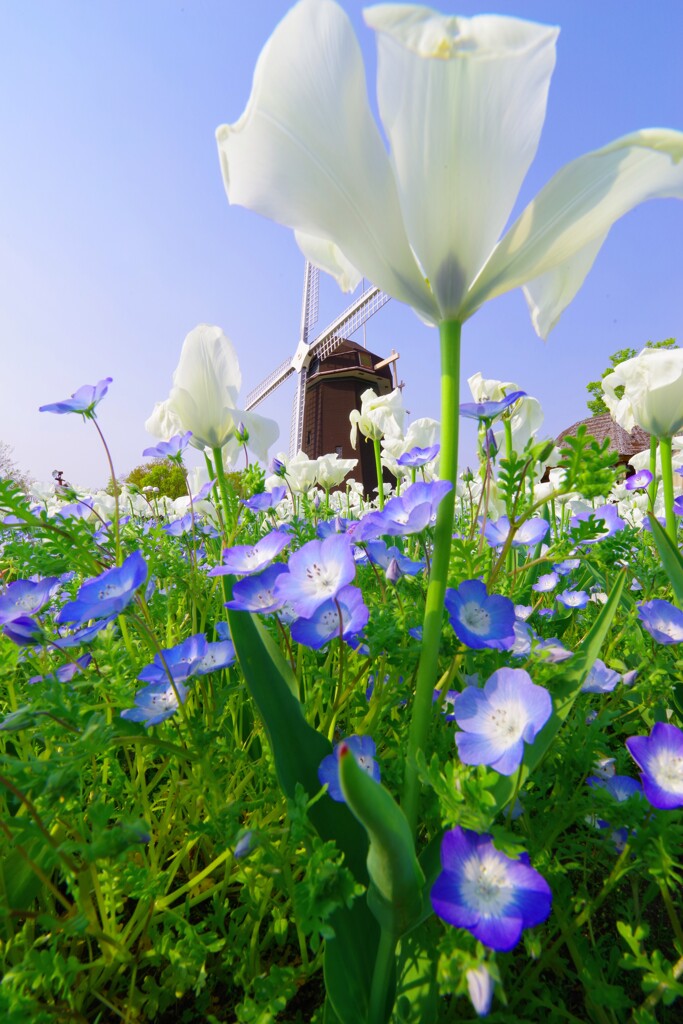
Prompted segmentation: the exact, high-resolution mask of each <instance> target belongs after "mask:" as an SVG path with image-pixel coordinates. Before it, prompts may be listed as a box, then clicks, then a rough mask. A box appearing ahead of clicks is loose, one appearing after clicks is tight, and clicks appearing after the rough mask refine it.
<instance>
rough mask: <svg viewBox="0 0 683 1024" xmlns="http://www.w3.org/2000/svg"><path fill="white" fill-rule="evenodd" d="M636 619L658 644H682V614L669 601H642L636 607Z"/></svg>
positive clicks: (658, 599) (657, 599)
mask: <svg viewBox="0 0 683 1024" xmlns="http://www.w3.org/2000/svg"><path fill="white" fill-rule="evenodd" d="M638 618H639V619H640V621H641V622H642V624H643V626H644V627H645V629H646V630H647V631H648V633H649V634H650V636H651V637H653V639H655V640H656V641H657V643H658V644H680V643H682V642H683V612H682V611H681V610H680V608H676V607H675V606H674V605H672V604H670V602H669V601H663V600H661V599H660V598H654V599H653V600H652V601H644V602H643V603H642V604H639V605H638Z"/></svg>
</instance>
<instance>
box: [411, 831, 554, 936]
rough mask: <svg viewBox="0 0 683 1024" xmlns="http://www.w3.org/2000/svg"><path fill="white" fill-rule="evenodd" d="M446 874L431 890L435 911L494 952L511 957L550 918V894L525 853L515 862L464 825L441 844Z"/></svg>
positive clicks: (545, 883) (489, 841)
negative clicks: (526, 931) (528, 931)
mask: <svg viewBox="0 0 683 1024" xmlns="http://www.w3.org/2000/svg"><path fill="white" fill-rule="evenodd" d="M441 866H442V869H443V870H442V871H441V874H440V875H439V877H438V878H437V880H436V882H435V883H434V885H433V887H432V892H431V898H432V906H433V908H434V913H435V914H437V915H438V917H440V918H442V920H444V921H446V922H447V923H448V924H451V925H453V926H454V927H455V928H466V929H467V930H468V931H469V932H471V933H472V935H474V937H475V938H476V939H478V940H479V941H480V942H483V943H484V945H485V946H488V947H489V948H490V949H495V950H498V951H499V952H501V953H507V952H508V951H509V950H511V949H514V947H515V946H516V945H517V943H518V942H519V939H520V937H521V935H522V931H523V930H524V929H525V928H533V927H534V926H535V925H538V924H541V923H542V922H543V921H545V920H546V919H547V918H548V916H549V915H550V910H551V906H552V893H551V892H550V886H549V885H548V883H547V882H546V880H545V879H544V878H543V877H542V876H541V875H540V874H539V873H538V872H537V871H535V870H534V869H533V868H532V867H531V865H530V863H529V858H528V856H527V855H526V854H523V855H522V856H521V857H520V859H519V860H512V858H510V857H506V856H505V854H504V853H500V852H499V851H498V850H496V848H495V846H494V845H493V841H492V838H491V836H490V835H481V836H480V835H477V833H476V832H471V831H470V830H469V829H463V828H460V826H458V827H456V828H454V829H451V830H450V831H449V832H446V834H445V835H444V837H443V840H442V842H441Z"/></svg>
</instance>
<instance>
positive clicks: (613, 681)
mask: <svg viewBox="0 0 683 1024" xmlns="http://www.w3.org/2000/svg"><path fill="white" fill-rule="evenodd" d="M620 679H621V676H620V675H619V673H618V672H615V671H614V669H613V668H607V665H605V663H604V661H601V660H600V658H596V659H595V661H594V662H593V667H592V668H591V670H590V672H589V673H588V675H587V676H586V680H585V682H584V684H583V686H582V687H581V693H611V692H612V690H613V689H614V687H615V686H616V685H617V683H618V682H619V680H620Z"/></svg>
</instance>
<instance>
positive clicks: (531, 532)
mask: <svg viewBox="0 0 683 1024" xmlns="http://www.w3.org/2000/svg"><path fill="white" fill-rule="evenodd" d="M510 529H511V525H510V520H509V519H508V517H507V516H500V517H499V518H498V519H496V520H495V522H493V521H492V520H490V519H489V520H487V522H486V526H485V527H484V536H485V537H486V540H487V541H488V543H489V544H490V545H491V547H492V548H497V547H502V546H503V544H504V543H505V541H506V540H507V539H508V536H509V534H510ZM549 529H550V523H548V522H547V521H546V520H545V519H527V520H526V522H524V523H522V525H521V526H520V528H519V529H518V530H517V532H516V534H515V535H514V537H513V539H512V545H511V546H512V547H513V548H521V547H529V546H530V545H532V544H533V545H536V544H540V543H541V542H542V541H543V540H544V539H545V535H546V533H547V532H548V530H549Z"/></svg>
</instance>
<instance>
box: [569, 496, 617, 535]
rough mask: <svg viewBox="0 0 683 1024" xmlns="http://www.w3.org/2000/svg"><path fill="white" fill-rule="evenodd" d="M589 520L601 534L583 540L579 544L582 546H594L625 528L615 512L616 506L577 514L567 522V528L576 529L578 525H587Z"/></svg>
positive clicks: (607, 506)
mask: <svg viewBox="0 0 683 1024" xmlns="http://www.w3.org/2000/svg"><path fill="white" fill-rule="evenodd" d="M591 520H594V521H595V523H596V525H598V526H599V527H600V528H601V531H602V532H601V534H600V536H599V537H594V538H593V539H592V540H584V541H582V542H581V543H582V544H596V543H597V542H598V541H601V540H605V539H606V538H607V537H613V536H614V534H615V533H618V532H619V531H620V530H623V529H624V527H625V526H626V523H625V522H624V520H623V519H621V518H620V516H619V514H618V512H617V507H616V505H602V506H600V508H596V509H591V511H590V512H577V514H576V515H575V516H572V517H571V519H570V520H569V527H570V529H571V528H574V527H578V526H579V524H580V523H587V522H590V521H591Z"/></svg>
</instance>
